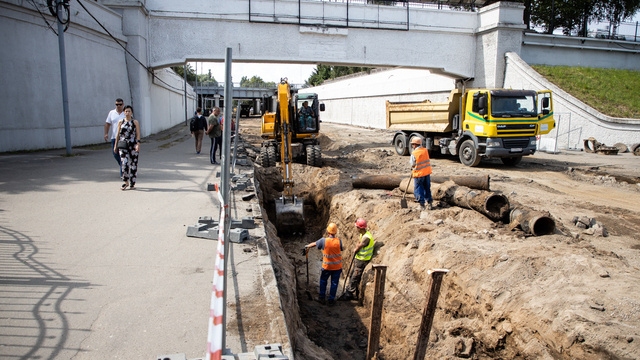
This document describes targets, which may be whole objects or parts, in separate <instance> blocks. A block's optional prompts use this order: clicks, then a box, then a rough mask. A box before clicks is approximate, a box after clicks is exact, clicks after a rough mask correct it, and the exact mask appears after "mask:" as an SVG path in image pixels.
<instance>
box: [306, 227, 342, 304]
mask: <svg viewBox="0 0 640 360" xmlns="http://www.w3.org/2000/svg"><path fill="white" fill-rule="evenodd" d="M327 233H328V234H329V235H328V236H327V237H324V238H322V239H320V240H318V241H316V242H312V243H311V244H309V245H307V246H305V247H304V249H303V250H302V254H303V255H306V253H307V251H309V248H311V247H314V246H315V247H317V248H318V250H322V272H321V273H320V294H319V295H320V296H319V297H318V298H317V299H316V300H317V301H319V302H320V303H321V304H323V305H324V304H325V303H326V304H327V305H328V306H333V305H335V303H336V293H337V292H338V283H339V282H340V274H341V273H342V250H343V248H342V241H340V239H338V238H337V237H336V234H337V233H338V226H337V225H336V224H334V223H330V224H329V226H327ZM329 277H331V289H330V290H329V299H328V300H325V299H326V292H327V279H329Z"/></svg>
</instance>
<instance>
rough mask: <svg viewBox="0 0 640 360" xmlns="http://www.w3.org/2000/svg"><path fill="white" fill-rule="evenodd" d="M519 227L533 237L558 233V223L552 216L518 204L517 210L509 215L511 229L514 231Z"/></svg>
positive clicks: (513, 210)
mask: <svg viewBox="0 0 640 360" xmlns="http://www.w3.org/2000/svg"><path fill="white" fill-rule="evenodd" d="M517 226H520V228H521V229H522V231H524V232H525V233H527V234H530V235H533V236H542V235H550V234H553V233H554V232H555V231H556V222H555V220H553V218H552V217H551V214H549V213H548V212H545V211H537V210H533V209H531V208H529V207H526V206H523V205H520V204H517V205H516V208H514V209H512V210H511V212H510V213H509V227H510V228H511V229H512V230H513V229H515V228H516V227H517Z"/></svg>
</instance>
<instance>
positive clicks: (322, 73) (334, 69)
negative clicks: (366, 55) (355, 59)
mask: <svg viewBox="0 0 640 360" xmlns="http://www.w3.org/2000/svg"><path fill="white" fill-rule="evenodd" d="M371 69H373V68H370V67H359V66H331V65H322V64H318V65H317V66H316V68H315V69H314V70H313V73H311V76H310V77H309V79H307V80H306V81H305V82H304V85H305V86H304V87H309V86H318V85H320V84H322V82H323V81H325V80H328V79H335V78H337V77H340V76H345V75H350V74H355V73H359V72H363V71H366V72H370V71H371Z"/></svg>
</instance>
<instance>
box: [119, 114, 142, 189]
mask: <svg viewBox="0 0 640 360" xmlns="http://www.w3.org/2000/svg"><path fill="white" fill-rule="evenodd" d="M124 115H125V118H124V119H122V120H120V122H119V123H118V136H117V137H116V145H115V147H114V149H113V151H116V150H119V151H120V160H121V161H122V181H124V184H122V187H121V189H122V190H126V189H127V187H129V186H131V189H132V190H133V189H135V186H136V178H137V174H138V155H139V151H140V124H139V123H138V120H135V119H132V118H131V116H132V115H133V108H132V107H131V105H127V106H125V107H124ZM119 140H125V141H126V142H127V148H126V149H117V147H118V141H119Z"/></svg>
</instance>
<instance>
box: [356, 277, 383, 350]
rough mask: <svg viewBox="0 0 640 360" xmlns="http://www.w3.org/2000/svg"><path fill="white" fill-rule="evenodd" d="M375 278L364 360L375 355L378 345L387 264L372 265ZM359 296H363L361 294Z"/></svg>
mask: <svg viewBox="0 0 640 360" xmlns="http://www.w3.org/2000/svg"><path fill="white" fill-rule="evenodd" d="M373 269H374V270H375V271H376V278H375V282H374V290H373V304H372V305H371V323H370V324H369V346H368V348H367V357H366V360H371V359H372V358H373V357H374V356H376V357H377V353H378V349H379V347H380V325H381V324H382V302H383V300H384V281H385V276H386V273H387V265H373ZM361 296H364V294H362V295H361Z"/></svg>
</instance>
